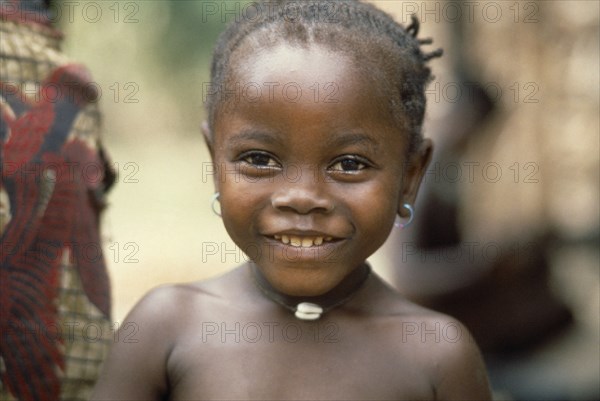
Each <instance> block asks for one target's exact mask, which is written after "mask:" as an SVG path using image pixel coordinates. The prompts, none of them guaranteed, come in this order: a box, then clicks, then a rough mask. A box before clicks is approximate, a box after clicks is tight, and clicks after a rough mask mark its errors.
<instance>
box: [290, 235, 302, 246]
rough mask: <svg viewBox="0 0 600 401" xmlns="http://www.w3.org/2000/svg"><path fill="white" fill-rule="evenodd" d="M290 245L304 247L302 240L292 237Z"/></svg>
mask: <svg viewBox="0 0 600 401" xmlns="http://www.w3.org/2000/svg"><path fill="white" fill-rule="evenodd" d="M290 244H291V245H292V246H298V247H300V246H302V238H300V237H294V236H291V237H290Z"/></svg>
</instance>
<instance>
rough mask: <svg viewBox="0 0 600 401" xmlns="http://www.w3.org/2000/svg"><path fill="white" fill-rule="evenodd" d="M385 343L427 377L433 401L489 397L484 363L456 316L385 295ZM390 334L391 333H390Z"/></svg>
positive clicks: (469, 334) (468, 333)
mask: <svg viewBox="0 0 600 401" xmlns="http://www.w3.org/2000/svg"><path fill="white" fill-rule="evenodd" d="M388 299H389V303H388V307H389V310H390V313H389V314H388V315H387V317H386V318H385V319H384V320H385V321H387V322H388V324H391V326H392V328H393V330H389V333H390V334H389V335H387V334H386V335H385V343H387V344H388V346H390V347H391V348H392V349H396V350H398V352H400V353H401V354H400V356H401V357H402V358H409V359H410V360H411V361H412V362H413V363H414V365H415V367H417V366H418V368H419V369H420V370H421V371H423V372H424V374H426V375H427V376H428V377H429V382H430V383H431V387H432V390H433V392H434V393H435V399H437V400H478V401H481V400H490V399H491V394H490V389H489V384H488V379H487V373H486V369H485V364H484V362H483V359H482V357H481V354H480V352H479V348H478V347H477V344H476V342H475V340H474V339H473V336H472V335H471V333H470V332H469V330H468V329H467V328H466V327H465V326H464V325H463V324H462V323H461V322H460V321H458V320H457V319H455V318H453V317H451V316H448V315H445V314H442V313H438V312H435V311H432V310H430V309H427V308H424V307H421V306H419V305H416V304H414V303H412V302H410V301H408V300H407V299H405V298H404V297H402V296H400V295H399V294H396V293H393V294H389V298H388ZM392 333H393V334H392Z"/></svg>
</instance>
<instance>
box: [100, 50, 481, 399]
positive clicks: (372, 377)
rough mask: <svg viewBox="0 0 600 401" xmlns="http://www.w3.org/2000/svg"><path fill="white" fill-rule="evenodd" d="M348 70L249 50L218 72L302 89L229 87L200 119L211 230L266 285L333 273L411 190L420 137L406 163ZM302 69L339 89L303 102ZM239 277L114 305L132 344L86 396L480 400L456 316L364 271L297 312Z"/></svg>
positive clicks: (477, 364)
mask: <svg viewBox="0 0 600 401" xmlns="http://www.w3.org/2000/svg"><path fill="white" fill-rule="evenodd" d="M362 77H363V74H362V72H360V70H359V69H357V68H355V66H354V64H353V62H351V61H350V60H349V59H347V58H345V57H344V56H342V55H339V54H335V53H331V52H329V51H326V50H324V49H323V48H320V47H318V46H312V47H310V48H308V49H299V48H294V47H290V46H287V45H280V46H276V47H274V48H271V49H267V50H264V51H263V52H262V53H261V55H260V57H258V56H257V57H247V58H246V59H245V60H244V68H243V69H241V68H235V69H234V72H233V73H232V79H234V80H235V81H238V82H241V83H242V86H243V85H244V83H248V82H253V83H264V82H280V83H281V85H280V86H279V88H281V87H282V86H283V85H284V84H285V83H288V82H294V83H296V84H298V85H299V86H300V87H301V88H302V89H303V94H304V93H305V94H306V95H304V96H302V97H301V98H300V99H298V101H295V102H292V101H290V98H292V96H287V97H286V95H285V94H282V92H281V91H277V90H276V91H274V94H273V97H271V96H268V94H264V96H261V97H260V99H258V101H255V102H249V101H246V100H245V99H243V97H242V98H240V99H239V101H236V103H235V104H232V103H231V104H229V105H225V107H224V108H223V110H222V112H221V113H220V114H219V115H218V116H217V118H216V121H215V124H214V132H209V131H208V130H206V132H205V135H206V138H207V143H208V144H209V147H210V150H211V155H212V158H213V162H214V163H215V165H216V167H217V171H218V172H219V173H218V176H217V179H216V186H217V190H218V191H219V192H220V194H221V196H220V201H221V209H222V214H223V221H224V223H225V227H226V228H227V231H228V232H229V234H230V235H231V237H232V239H233V240H234V241H235V243H236V244H237V245H238V246H239V247H240V248H241V249H245V250H247V251H248V253H249V254H251V255H252V256H253V262H251V263H253V265H254V267H255V268H256V269H258V271H259V272H260V274H262V275H263V276H264V278H266V279H267V281H268V282H269V283H270V284H271V286H272V287H273V288H274V289H276V290H278V291H279V292H280V293H281V294H289V295H295V296H318V295H320V294H324V293H326V292H328V291H329V290H331V289H333V288H334V287H336V286H338V284H339V283H340V282H341V281H342V280H343V279H344V278H345V277H346V276H347V275H348V274H349V273H351V272H353V271H354V270H355V269H358V268H360V267H361V266H363V264H364V261H365V260H366V258H367V257H368V256H370V255H371V254H372V253H373V252H374V251H375V250H376V249H377V248H379V247H380V246H381V244H382V243H383V242H384V241H385V239H386V238H387V236H388V234H389V232H390V230H391V228H392V225H393V221H394V218H395V215H396V213H404V211H403V210H402V208H401V205H402V204H403V203H405V202H410V203H412V202H413V201H414V199H415V196H416V192H417V189H418V186H419V183H420V180H421V177H422V174H423V172H424V170H425V167H426V165H427V162H428V160H429V157H430V154H431V143H430V142H429V141H424V142H423V143H422V145H421V147H420V148H419V150H418V151H417V152H415V153H414V154H413V155H411V159H410V160H408V159H407V155H406V144H407V138H406V136H405V135H403V133H402V132H401V131H399V130H398V128H397V127H395V126H394V124H393V120H392V119H391V118H390V116H389V114H388V112H387V111H386V108H385V107H383V106H382V103H381V101H380V98H379V97H378V93H377V91H376V88H375V89H373V88H372V87H371V86H370V85H368V84H367V83H366V81H365V80H364V79H362ZM316 82H318V83H320V84H321V85H325V84H326V83H332V82H333V83H335V84H336V85H337V87H338V88H339V91H338V92H337V94H336V98H337V100H338V101H337V102H336V103H326V102H323V100H322V99H318V98H317V99H315V97H314V96H313V94H314V92H313V91H311V89H310V86H311V85H314V84H315V83H316ZM289 94H291V92H290V93H289ZM309 94H310V95H309ZM315 100H316V101H315ZM232 106H233V107H232ZM408 161H410V162H411V163H409V165H410V167H408V168H407V167H406V165H407V162H408ZM292 168H293V169H294V171H295V173H294V175H293V176H292V173H291V169H292ZM232 172H237V174H238V175H237V176H234V175H232ZM284 237H288V243H287V244H286V243H284V242H285V239H284ZM319 238H321V239H319ZM294 241H300V242H301V243H302V245H306V247H305V248H303V247H301V246H295V245H298V243H296V244H295V245H294ZM251 250H252V251H251ZM252 274H253V273H252V269H250V268H249V266H247V265H243V266H240V267H238V268H236V269H234V270H233V271H231V272H230V273H228V274H226V275H224V276H221V277H218V278H216V279H213V280H210V281H206V282H200V283H194V284H188V285H179V286H169V287H163V288H160V289H157V290H155V291H153V292H151V293H150V294H149V295H147V296H146V297H145V298H144V299H143V300H142V301H141V302H140V303H139V304H138V305H137V306H136V307H135V308H134V310H133V311H132V312H131V313H130V315H129V316H128V318H127V321H129V322H132V323H134V324H136V325H137V327H138V328H139V330H138V332H137V333H136V335H135V339H137V340H138V342H137V343H125V342H123V341H119V342H116V343H115V344H114V346H113V349H112V351H111V354H110V356H109V358H108V360H107V362H106V367H105V370H104V374H103V375H102V377H101V378H100V380H99V382H98V386H97V388H96V391H95V393H94V395H93V397H92V399H94V400H110V399H114V400H117V399H118V400H123V399H148V400H161V399H169V400H190V399H193V400H200V399H206V400H215V399H255V400H256V399H260V400H267V399H277V400H285V399H296V400H297V399H304V400H316V399H319V400H321V399H345V400H350V399H356V400H368V399H379V400H382V399H390V400H432V399H439V400H469V399H472V400H487V399H490V393H489V389H488V384H487V378H486V373H485V368H484V366H483V363H482V360H481V357H480V355H479V352H478V350H477V347H476V345H475V344H474V342H473V341H472V339H471V338H470V336H469V335H468V333H467V331H466V329H465V328H464V327H463V326H461V325H460V324H459V323H458V322H456V321H454V320H453V319H451V318H449V317H447V316H444V315H441V314H438V313H435V312H432V311H429V310H426V309H424V308H421V307H419V306H416V305H415V304H412V303H411V302H409V301H407V300H406V299H404V298H403V297H401V296H400V295H398V294H397V293H395V292H394V291H393V290H392V289H390V288H389V287H388V286H387V285H386V284H384V283H383V282H382V280H381V279H380V278H379V277H377V276H376V275H375V274H371V275H370V276H369V278H368V279H367V281H366V282H365V284H364V285H363V286H362V287H361V289H360V290H359V291H358V292H356V293H355V294H354V296H353V297H351V298H350V299H349V300H348V301H347V302H345V303H343V304H342V305H340V306H338V307H336V308H334V309H332V310H330V311H328V312H326V313H325V314H324V315H323V316H322V317H321V318H320V319H319V320H317V321H301V320H298V319H296V318H295V317H294V315H293V313H292V312H290V311H289V310H287V309H285V308H283V307H282V306H281V305H279V304H277V303H276V302H273V301H272V300H271V299H269V298H268V297H266V296H265V295H264V294H263V293H262V292H261V291H260V290H259V289H258V287H257V285H256V284H255V282H254V280H253V278H252ZM122 327H126V326H122ZM259 333H260V334H259Z"/></svg>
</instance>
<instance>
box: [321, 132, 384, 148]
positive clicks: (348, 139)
mask: <svg viewBox="0 0 600 401" xmlns="http://www.w3.org/2000/svg"><path fill="white" fill-rule="evenodd" d="M327 144H328V145H330V146H335V147H343V146H350V145H359V146H362V147H367V148H369V149H370V150H371V151H373V152H377V150H378V149H379V143H378V142H377V141H375V140H374V139H373V138H371V137H370V136H369V135H367V134H364V133H360V132H354V133H345V134H338V135H332V136H331V137H329V138H327Z"/></svg>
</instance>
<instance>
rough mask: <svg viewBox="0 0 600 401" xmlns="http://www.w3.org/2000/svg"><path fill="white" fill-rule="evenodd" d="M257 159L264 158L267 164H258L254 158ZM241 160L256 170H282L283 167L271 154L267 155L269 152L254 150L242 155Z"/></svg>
mask: <svg viewBox="0 0 600 401" xmlns="http://www.w3.org/2000/svg"><path fill="white" fill-rule="evenodd" d="M257 157H264V158H265V159H263V161H264V160H267V164H266V165H264V164H259V163H257V161H256V159H254V160H252V159H253V158H257ZM239 160H240V161H242V162H244V163H246V164H248V165H250V166H252V167H254V168H258V169H269V170H270V169H274V168H278V167H279V168H280V167H281V163H279V161H277V159H276V158H274V157H273V156H272V155H271V154H269V153H267V152H262V151H257V150H252V151H249V152H245V153H243V154H242V155H240V157H239Z"/></svg>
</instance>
